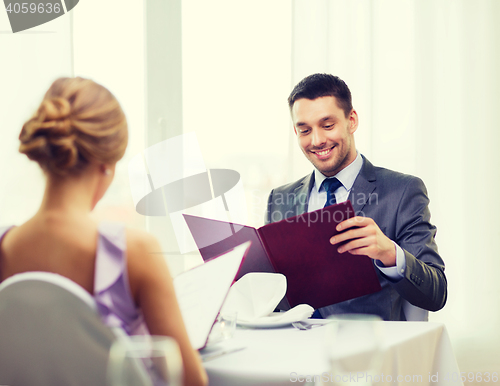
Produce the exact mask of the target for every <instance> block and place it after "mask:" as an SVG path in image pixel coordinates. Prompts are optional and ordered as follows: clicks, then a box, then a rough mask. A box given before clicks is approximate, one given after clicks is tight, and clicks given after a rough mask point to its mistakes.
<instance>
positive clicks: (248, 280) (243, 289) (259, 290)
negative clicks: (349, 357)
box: [221, 272, 314, 322]
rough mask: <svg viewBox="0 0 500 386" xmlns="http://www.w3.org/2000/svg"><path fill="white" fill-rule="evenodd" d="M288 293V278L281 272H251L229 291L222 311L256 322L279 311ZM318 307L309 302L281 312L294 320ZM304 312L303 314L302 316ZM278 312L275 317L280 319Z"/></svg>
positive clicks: (284, 316) (246, 320)
mask: <svg viewBox="0 0 500 386" xmlns="http://www.w3.org/2000/svg"><path fill="white" fill-rule="evenodd" d="M285 293H286V277H285V276H284V275H282V274H280V273H266V272H251V273H247V274H246V275H245V276H243V277H242V278H241V279H239V280H238V281H237V282H236V283H234V284H233V285H232V287H231V289H230V290H229V294H228V295H227V298H226V301H225V302H224V306H223V307H222V311H221V313H222V314H224V313H230V312H231V313H232V312H237V313H238V321H241V322H256V321H259V322H260V321H264V320H266V319H267V318H268V317H270V316H269V315H270V314H271V313H272V312H273V311H274V310H275V308H276V306H277V305H278V304H279V302H280V301H281V299H283V297H284V296H285ZM313 311H314V309H313V308H312V307H310V306H308V305H306V304H301V305H299V306H296V307H294V308H292V309H291V310H288V311H287V312H284V313H283V316H282V315H279V319H281V318H282V317H283V318H285V319H288V318H291V319H294V320H292V321H296V320H298V319H297V318H299V319H300V318H301V316H300V315H304V316H303V318H304V319H306V318H308V317H309V316H311V314H312V313H313ZM299 314H300V315H299ZM276 316H277V315H274V316H273V317H272V318H273V320H276Z"/></svg>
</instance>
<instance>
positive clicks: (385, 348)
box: [201, 321, 465, 386]
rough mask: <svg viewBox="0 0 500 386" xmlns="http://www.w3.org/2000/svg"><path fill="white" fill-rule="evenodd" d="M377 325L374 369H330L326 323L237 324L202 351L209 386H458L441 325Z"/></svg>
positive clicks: (460, 381)
mask: <svg viewBox="0 0 500 386" xmlns="http://www.w3.org/2000/svg"><path fill="white" fill-rule="evenodd" d="M377 323H380V324H379V325H378V328H379V331H381V332H382V333H381V336H382V338H381V340H380V350H379V358H380V361H379V365H378V368H377V370H376V371H375V372H373V371H371V372H370V373H367V372H362V371H356V372H351V373H345V374H344V373H342V374H337V373H335V371H334V370H333V369H332V361H331V357H330V356H329V354H328V353H329V346H330V345H332V344H333V345H334V344H335V343H334V342H333V343H332V341H331V337H330V336H329V334H331V330H330V331H329V329H331V326H329V323H326V322H325V323H324V324H320V325H318V326H314V327H313V328H310V329H304V330H301V329H298V328H295V327H294V326H292V325H287V326H281V327H279V328H243V327H238V328H237V329H236V331H235V332H234V335H233V336H232V337H231V338H230V339H226V340H224V341H221V342H219V343H214V344H211V345H209V346H208V347H206V348H205V349H204V350H202V352H201V354H202V358H203V361H204V367H205V369H206V371H207V373H208V377H209V384H210V385H216V386H224V385H231V386H234V385H238V386H239V385H242V386H244V385H290V384H294V385H316V386H321V385H333V384H344V385H345V384H353V385H361V384H364V385H377V386H378V385H453V386H461V385H463V380H464V379H465V378H464V373H460V370H459V368H458V365H457V361H456V358H455V355H454V352H453V348H452V346H451V342H450V339H449V336H448V333H447V330H446V327H445V325H444V324H442V323H433V322H407V321H405V322H395V321H379V322H377ZM341 354H342V353H341ZM345 355H348V353H346V354H345Z"/></svg>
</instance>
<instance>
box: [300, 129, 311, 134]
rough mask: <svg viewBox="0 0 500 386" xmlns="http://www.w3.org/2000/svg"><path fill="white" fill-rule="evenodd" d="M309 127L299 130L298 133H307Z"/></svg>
mask: <svg viewBox="0 0 500 386" xmlns="http://www.w3.org/2000/svg"><path fill="white" fill-rule="evenodd" d="M309 131H310V130H309V129H302V130H300V134H308V133H309Z"/></svg>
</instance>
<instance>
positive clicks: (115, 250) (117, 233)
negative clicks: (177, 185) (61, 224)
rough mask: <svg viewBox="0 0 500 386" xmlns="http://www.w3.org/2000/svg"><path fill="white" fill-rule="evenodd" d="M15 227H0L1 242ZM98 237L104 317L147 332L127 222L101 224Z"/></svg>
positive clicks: (98, 293)
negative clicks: (133, 278) (132, 274)
mask: <svg viewBox="0 0 500 386" xmlns="http://www.w3.org/2000/svg"><path fill="white" fill-rule="evenodd" d="M11 228H12V227H11V226H10V227H0V243H1V242H2V239H3V237H4V235H5V234H6V233H7V231H8V230H9V229H11ZM98 232H99V237H98V241H97V251H96V262H95V273H94V294H93V296H94V300H95V302H96V304H97V309H98V311H99V315H100V316H101V319H102V321H103V322H104V323H105V324H106V325H107V326H109V327H111V328H114V329H116V328H118V329H120V330H122V331H124V332H125V333H126V334H127V335H142V334H148V333H149V332H148V329H147V327H146V324H145V323H144V319H143V316H142V313H141V311H140V309H139V308H137V307H136V305H135V303H134V300H133V297H132V294H131V292H130V285H129V281H128V274H127V253H126V250H127V248H126V246H127V244H126V241H125V226H124V225H123V224H119V223H101V224H99V230H98Z"/></svg>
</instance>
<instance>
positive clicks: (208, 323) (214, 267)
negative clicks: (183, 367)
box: [173, 242, 250, 349]
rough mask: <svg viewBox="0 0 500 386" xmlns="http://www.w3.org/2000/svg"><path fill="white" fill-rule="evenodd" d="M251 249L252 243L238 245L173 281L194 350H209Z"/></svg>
mask: <svg viewBox="0 0 500 386" xmlns="http://www.w3.org/2000/svg"><path fill="white" fill-rule="evenodd" d="M249 247H250V243H249V242H247V243H244V244H242V245H238V246H236V247H235V248H233V249H231V250H230V251H226V252H225V253H224V254H222V255H221V256H219V257H218V258H217V259H212V260H210V261H207V262H205V263H204V264H202V265H199V266H197V267H194V268H192V269H190V270H189V271H186V272H183V273H181V274H180V275H178V276H176V277H175V278H174V280H173V281H174V288H175V294H176V296H177V301H178V303H179V307H180V309H181V313H182V318H183V320H184V324H185V326H186V329H187V333H188V336H189V340H190V341H191V345H192V346H193V348H195V349H201V348H203V347H205V346H206V344H207V341H208V336H209V335H210V331H211V330H212V327H213V325H214V323H215V320H216V318H217V315H218V314H219V311H220V309H221V308H222V304H223V303H224V300H225V299H226V296H227V294H228V292H229V288H230V287H231V284H233V282H234V279H235V277H236V274H237V272H238V270H239V269H240V267H241V264H242V261H243V260H244V257H245V255H246V253H247V251H248V250H249Z"/></svg>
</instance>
